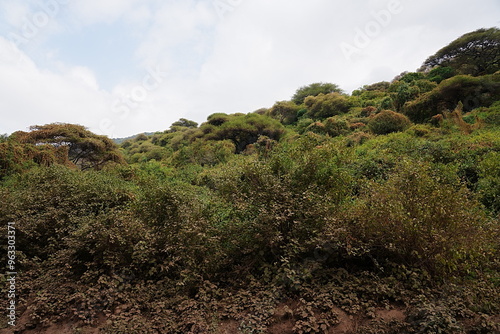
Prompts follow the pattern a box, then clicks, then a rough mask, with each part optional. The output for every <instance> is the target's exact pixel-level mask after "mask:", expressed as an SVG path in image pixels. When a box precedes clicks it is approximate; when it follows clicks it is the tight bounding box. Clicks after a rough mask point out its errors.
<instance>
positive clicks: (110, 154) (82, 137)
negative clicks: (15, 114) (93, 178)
mask: <svg viewBox="0 0 500 334" xmlns="http://www.w3.org/2000/svg"><path fill="white" fill-rule="evenodd" d="M30 130H31V131H30V132H21V131H19V132H16V133H15V134H14V135H15V138H16V139H17V140H18V141H19V142H20V143H23V144H32V145H35V146H36V147H42V146H49V147H50V146H51V147H55V148H59V149H64V150H66V152H67V153H66V154H67V159H68V160H69V161H71V162H72V163H73V164H75V165H76V166H78V167H80V169H82V170H84V169H90V168H92V169H101V168H102V167H103V166H104V165H105V164H107V163H110V162H115V163H123V162H124V160H123V157H122V155H121V154H120V152H119V150H118V146H117V145H116V144H115V143H114V142H113V141H112V140H111V139H109V138H108V137H106V136H99V135H96V134H94V133H92V132H90V131H89V130H87V129H86V128H85V127H83V126H81V125H76V124H65V123H53V124H47V125H35V126H32V127H30Z"/></svg>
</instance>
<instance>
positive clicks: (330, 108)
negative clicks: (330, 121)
mask: <svg viewBox="0 0 500 334" xmlns="http://www.w3.org/2000/svg"><path fill="white" fill-rule="evenodd" d="M304 104H305V105H306V107H307V113H306V115H307V116H309V117H311V118H313V119H325V118H328V117H332V116H335V115H339V114H343V113H346V112H348V111H349V108H350V107H351V104H350V102H349V100H348V98H347V97H345V96H343V95H341V94H339V93H330V94H326V95H325V94H319V95H318V96H315V97H313V96H309V97H307V98H306V99H305V101H304Z"/></svg>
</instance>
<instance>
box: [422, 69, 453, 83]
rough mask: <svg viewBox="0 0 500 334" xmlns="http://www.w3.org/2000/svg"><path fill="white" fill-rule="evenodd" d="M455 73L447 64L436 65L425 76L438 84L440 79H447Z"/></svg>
mask: <svg viewBox="0 0 500 334" xmlns="http://www.w3.org/2000/svg"><path fill="white" fill-rule="evenodd" d="M455 75H456V71H455V70H454V69H453V68H452V67H448V66H437V67H434V68H433V69H432V70H431V71H430V72H429V73H428V74H427V78H428V79H429V81H433V82H435V83H437V84H440V83H441V81H443V80H445V79H449V78H451V77H453V76H455Z"/></svg>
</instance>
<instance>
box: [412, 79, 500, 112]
mask: <svg viewBox="0 0 500 334" xmlns="http://www.w3.org/2000/svg"><path fill="white" fill-rule="evenodd" d="M498 98H500V74H493V75H486V76H483V77H471V76H466V75H458V76H455V77H453V78H450V79H447V80H444V81H442V82H441V83H440V84H439V85H438V86H437V87H436V88H434V89H433V90H432V91H430V92H428V93H426V94H423V95H422V96H420V97H419V98H417V99H416V100H414V101H410V102H408V103H406V104H405V105H404V108H403V112H404V114H406V115H407V116H408V117H409V118H410V119H411V120H412V121H413V122H426V121H428V120H429V119H430V118H431V117H432V116H434V115H436V114H438V113H441V112H443V111H446V110H453V109H454V108H455V107H456V106H457V105H458V103H459V102H460V101H462V103H463V105H464V112H469V111H471V110H473V109H475V108H479V107H482V106H484V107H488V106H490V105H491V104H492V103H493V102H494V101H496V100H497V99H498Z"/></svg>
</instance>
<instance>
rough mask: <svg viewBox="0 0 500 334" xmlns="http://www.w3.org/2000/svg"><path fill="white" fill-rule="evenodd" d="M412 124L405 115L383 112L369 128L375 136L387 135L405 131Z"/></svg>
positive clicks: (372, 121) (371, 122)
mask: <svg viewBox="0 0 500 334" xmlns="http://www.w3.org/2000/svg"><path fill="white" fill-rule="evenodd" d="M410 124H411V122H410V120H409V119H408V118H407V117H406V116H405V115H403V114H400V113H397V112H394V111H391V110H383V111H381V112H380V113H378V114H377V115H375V116H374V117H373V118H372V119H371V120H370V122H368V127H369V128H370V130H371V131H372V132H373V133H375V134H378V135H385V134H388V133H391V132H399V131H404V130H406V129H407V128H408V127H409V126H410Z"/></svg>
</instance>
